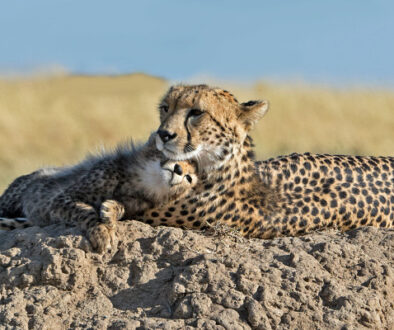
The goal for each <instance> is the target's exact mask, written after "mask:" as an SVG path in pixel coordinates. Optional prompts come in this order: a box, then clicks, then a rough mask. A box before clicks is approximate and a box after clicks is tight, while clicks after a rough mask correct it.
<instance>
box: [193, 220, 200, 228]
mask: <svg viewBox="0 0 394 330" xmlns="http://www.w3.org/2000/svg"><path fill="white" fill-rule="evenodd" d="M200 226H201V222H200V221H198V220H197V221H194V222H193V227H200Z"/></svg>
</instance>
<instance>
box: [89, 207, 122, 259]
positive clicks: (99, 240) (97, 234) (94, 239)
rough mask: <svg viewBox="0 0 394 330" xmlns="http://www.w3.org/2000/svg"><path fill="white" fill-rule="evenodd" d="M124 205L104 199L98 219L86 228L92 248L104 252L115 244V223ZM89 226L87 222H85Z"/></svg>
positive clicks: (120, 215)
mask: <svg viewBox="0 0 394 330" xmlns="http://www.w3.org/2000/svg"><path fill="white" fill-rule="evenodd" d="M124 212H125V210H124V206H123V205H122V204H120V203H119V202H117V201H115V200H106V201H104V202H103V203H102V204H101V207H100V221H101V223H98V224H95V225H93V226H91V227H90V228H88V229H87V235H88V238H89V241H90V243H91V244H92V246H93V248H94V249H96V250H97V251H98V252H104V251H105V250H109V249H111V247H113V246H115V242H116V234H115V230H116V223H117V221H119V220H120V219H122V217H123V215H124ZM86 225H87V226H88V227H89V223H87V224H86Z"/></svg>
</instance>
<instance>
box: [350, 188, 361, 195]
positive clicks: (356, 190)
mask: <svg viewBox="0 0 394 330" xmlns="http://www.w3.org/2000/svg"><path fill="white" fill-rule="evenodd" d="M352 193H353V194H355V195H358V194H359V193H360V189H358V188H356V187H354V188H353V189H352Z"/></svg>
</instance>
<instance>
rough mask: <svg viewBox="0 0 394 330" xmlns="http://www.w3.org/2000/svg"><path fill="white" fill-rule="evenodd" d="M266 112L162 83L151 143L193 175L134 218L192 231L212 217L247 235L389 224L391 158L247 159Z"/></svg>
mask: <svg viewBox="0 0 394 330" xmlns="http://www.w3.org/2000/svg"><path fill="white" fill-rule="evenodd" d="M267 110H268V102H267V101H249V102H245V103H239V102H238V100H237V99H236V98H235V97H234V96H233V95H232V94H231V93H229V92H228V91H226V90H222V89H219V88H211V87H209V86H207V85H179V86H173V87H171V88H170V89H169V91H168V92H167V94H166V95H165V96H164V97H163V99H162V101H161V103H160V106H159V111H160V122H161V124H160V127H159V129H158V130H157V133H156V145H157V149H158V150H160V151H162V153H163V154H164V155H165V156H166V157H168V158H169V159H172V160H174V161H184V160H190V159H193V160H194V161H196V162H197V163H198V168H199V171H200V174H199V176H198V182H197V183H196V185H195V186H194V187H192V188H191V190H190V191H189V192H187V193H186V195H185V196H183V197H182V199H175V200H172V201H170V202H169V203H166V204H162V205H161V206H160V207H155V208H152V209H148V210H145V211H143V212H140V213H138V214H137V217H136V218H137V220H140V221H143V222H145V223H148V224H152V225H166V226H178V227H184V228H195V229H204V228H207V227H210V226H214V225H215V224H218V223H221V224H225V225H228V226H230V227H233V228H236V229H238V231H239V232H240V233H241V235H243V236H245V237H255V238H274V237H278V236H290V235H291V236H297V235H303V234H306V233H309V232H311V231H316V230H324V229H326V228H330V227H335V228H337V229H339V230H342V231H346V230H349V229H353V228H356V227H360V226H376V227H383V228H388V227H393V226H394V157H359V156H357V157H355V156H343V155H341V156H339V155H313V154H309V153H306V154H291V155H288V156H281V157H278V158H274V159H268V160H265V161H255V157H254V152H253V147H254V146H253V141H252V139H251V137H250V136H249V132H250V130H251V129H252V128H253V126H254V125H255V123H256V122H257V121H258V120H259V119H260V118H262V117H263V116H264V115H265V114H266V112H267Z"/></svg>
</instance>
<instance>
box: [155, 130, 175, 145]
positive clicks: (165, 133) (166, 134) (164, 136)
mask: <svg viewBox="0 0 394 330" xmlns="http://www.w3.org/2000/svg"><path fill="white" fill-rule="evenodd" d="M157 134H159V136H160V139H161V140H162V141H163V142H164V143H166V142H168V141H170V140H172V139H175V138H176V136H177V134H176V133H174V134H171V133H170V132H169V131H166V130H163V129H159V130H158V131H157Z"/></svg>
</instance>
